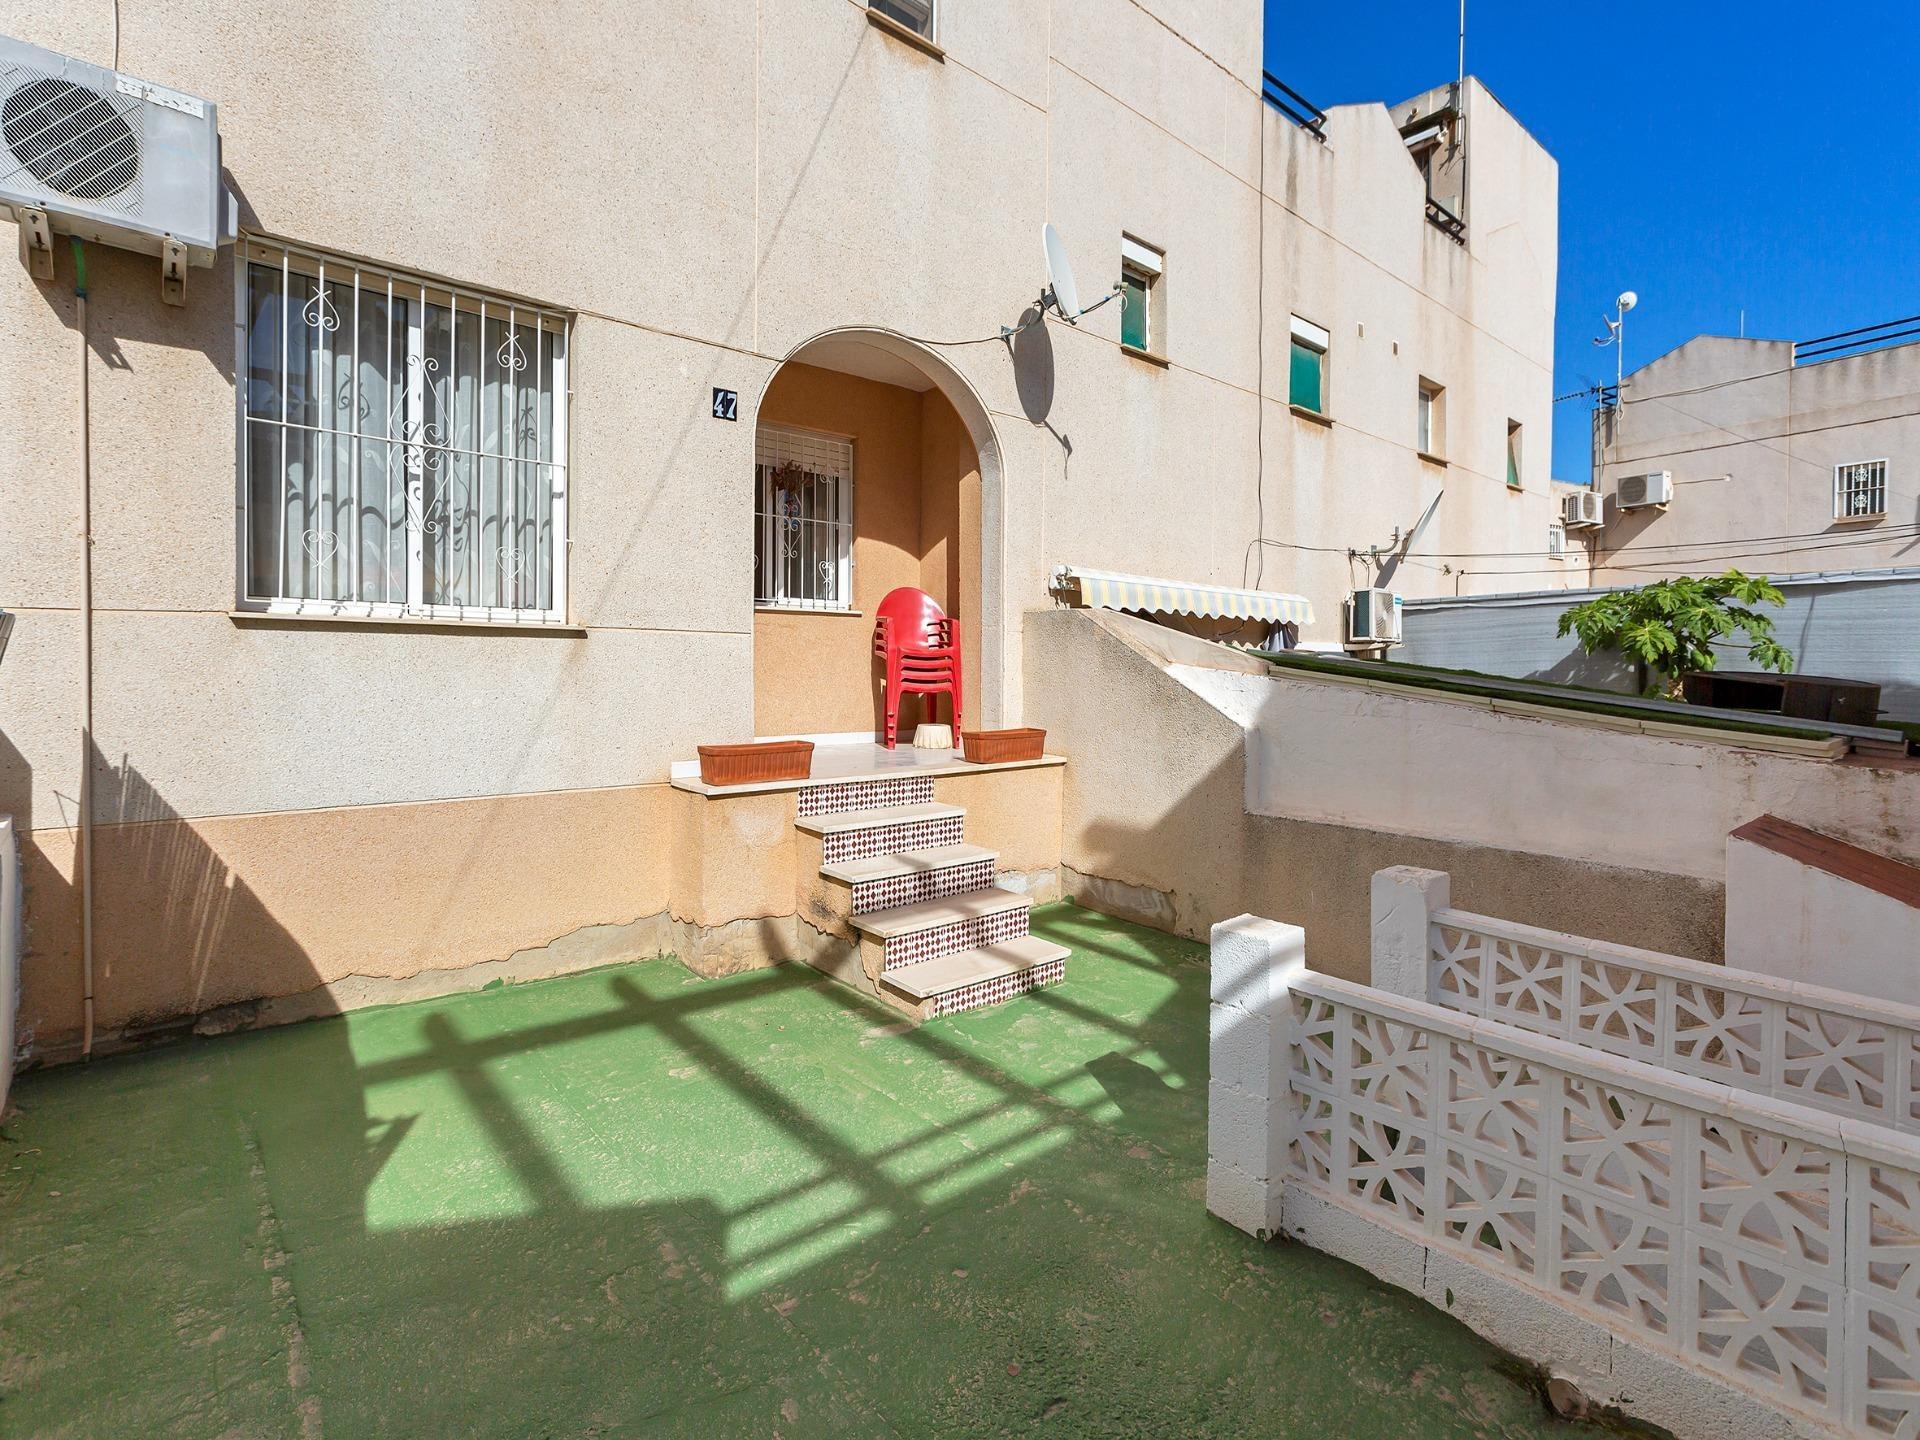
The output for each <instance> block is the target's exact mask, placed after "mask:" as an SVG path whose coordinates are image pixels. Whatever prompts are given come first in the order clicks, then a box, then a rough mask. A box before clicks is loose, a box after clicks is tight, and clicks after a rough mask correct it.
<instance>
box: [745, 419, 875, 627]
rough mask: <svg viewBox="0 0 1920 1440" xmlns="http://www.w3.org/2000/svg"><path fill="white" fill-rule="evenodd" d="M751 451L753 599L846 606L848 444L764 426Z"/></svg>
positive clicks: (849, 509) (849, 513)
mask: <svg viewBox="0 0 1920 1440" xmlns="http://www.w3.org/2000/svg"><path fill="white" fill-rule="evenodd" d="M754 449H755V455H754V508H755V513H754V562H753V563H754V601H755V603H756V604H760V605H778V606H790V607H794V608H804V609H816V610H829V609H844V608H846V607H847V606H848V605H850V604H852V595H851V590H852V555H853V447H852V445H850V444H849V443H848V442H847V441H845V440H837V439H834V438H833V437H831V436H826V435H814V434H809V433H808V432H806V431H800V430H782V429H778V428H775V427H772V426H765V427H762V428H761V429H760V430H759V431H758V432H757V433H756V436H755V446H754Z"/></svg>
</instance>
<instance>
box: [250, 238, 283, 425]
mask: <svg viewBox="0 0 1920 1440" xmlns="http://www.w3.org/2000/svg"><path fill="white" fill-rule="evenodd" d="M247 414H249V415H269V416H272V417H273V418H275V419H278V418H279V416H280V272H279V271H278V270H270V269H268V268H267V267H266V266H265V265H249V266H248V267H247Z"/></svg>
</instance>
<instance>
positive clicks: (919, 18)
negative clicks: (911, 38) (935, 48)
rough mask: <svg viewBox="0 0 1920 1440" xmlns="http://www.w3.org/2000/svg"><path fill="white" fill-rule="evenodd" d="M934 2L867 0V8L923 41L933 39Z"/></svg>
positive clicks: (923, 0)
mask: <svg viewBox="0 0 1920 1440" xmlns="http://www.w3.org/2000/svg"><path fill="white" fill-rule="evenodd" d="M933 5H934V0H867V8H868V9H869V10H872V11H874V12H876V13H878V14H881V15H884V16H886V17H887V19H889V20H891V21H893V23H894V24H896V25H903V26H905V27H906V28H907V29H909V30H911V31H912V32H913V33H914V34H916V35H918V36H920V37H922V38H923V39H927V40H931V39H933Z"/></svg>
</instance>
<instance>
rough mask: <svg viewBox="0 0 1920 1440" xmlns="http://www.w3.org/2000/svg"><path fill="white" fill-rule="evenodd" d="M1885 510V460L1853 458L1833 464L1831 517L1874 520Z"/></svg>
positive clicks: (1884, 512)
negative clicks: (1846, 463)
mask: <svg viewBox="0 0 1920 1440" xmlns="http://www.w3.org/2000/svg"><path fill="white" fill-rule="evenodd" d="M1886 513H1887V462H1886V461H1884V460H1856V461H1854V462H1853V463H1852V464H1850V465H1836V466H1834V467H1833V518H1834V519H1836V520H1877V519H1879V518H1880V517H1881V516H1883V515H1885V514H1886Z"/></svg>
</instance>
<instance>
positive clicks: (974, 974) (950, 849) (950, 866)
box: [795, 775, 1069, 1020]
mask: <svg viewBox="0 0 1920 1440" xmlns="http://www.w3.org/2000/svg"><path fill="white" fill-rule="evenodd" d="M795 823H796V824H797V825H798V826H799V828H800V831H801V834H802V836H803V838H805V839H807V840H809V841H810V842H811V848H809V847H807V846H803V848H802V859H801V864H802V866H803V867H806V866H808V865H810V864H813V863H814V862H816V861H817V869H818V873H819V881H818V883H817V884H816V885H815V887H814V889H813V891H812V894H811V895H810V896H809V897H808V900H807V903H805V904H804V905H803V914H804V916H805V918H806V919H807V920H808V921H809V922H811V923H812V924H813V925H815V926H816V927H817V928H819V929H821V930H823V931H826V932H827V933H828V934H830V935H835V936H839V937H841V938H842V939H844V940H845V941H847V942H848V944H849V946H850V947H851V950H852V955H851V956H850V957H849V958H851V959H852V960H853V961H854V962H855V963H853V964H849V965H847V966H845V967H843V968H842V969H841V970H840V971H839V972H838V975H839V978H841V979H843V980H846V981H848V982H849V983H852V984H855V985H858V986H860V988H863V989H866V990H868V991H869V992H870V993H872V994H875V995H878V996H879V997H880V998H881V999H883V1000H885V1001H887V1002H888V1003H889V1004H891V1005H893V1006H895V1007H897V1008H898V1009H900V1010H903V1011H905V1012H906V1013H907V1014H908V1015H910V1016H912V1017H913V1018H914V1019H916V1020H931V1019H933V1018H934V1017H935V1016H938V1015H952V1014H954V1013H956V1012H957V1011H961V1010H973V1009H977V1008H979V1007H980V1006H982V1005H993V1004H997V1003H999V1002H1000V1001H1002V1000H1008V999H1011V998H1012V997H1014V996H1016V995H1020V994H1024V993H1025V992H1026V991H1028V990H1033V989H1036V988H1038V987H1039V986H1042V985H1051V984H1054V983H1055V982H1057V981H1059V980H1061V979H1063V978H1064V977H1065V974H1066V961H1067V955H1068V953H1069V952H1068V951H1067V949H1066V948H1065V947H1064V946H1061V945H1055V944H1053V943H1052V942H1050V941H1047V940H1041V939H1039V938H1038V937H1036V936H1033V935H1030V934H1028V933H1027V909H1028V906H1029V904H1030V903H1031V902H1030V901H1029V900H1028V899H1027V897H1026V896H1024V895H1020V894H1017V893H1015V892H1014V891H1011V890H1006V889H1002V888H1001V887H1000V886H999V885H997V884H995V882H994V873H995V871H994V865H995V861H996V860H997V859H998V857H997V856H996V854H995V853H994V852H993V851H991V850H987V849H984V848H982V847H981V846H978V845H970V844H968V843H967V842H966V839H965V830H966V811H965V810H964V809H962V808H961V807H960V806H958V805H942V804H937V803H936V802H935V801H934V798H933V779H932V777H931V776H924V775H901V776H889V777H888V778H886V779H882V780H857V781H846V782H842V783H840V784H832V785H812V786H808V787H807V788H806V789H803V790H802V791H801V792H800V796H799V804H798V819H797V820H796V822H795ZM816 851H817V854H816V853H815V852H816Z"/></svg>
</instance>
